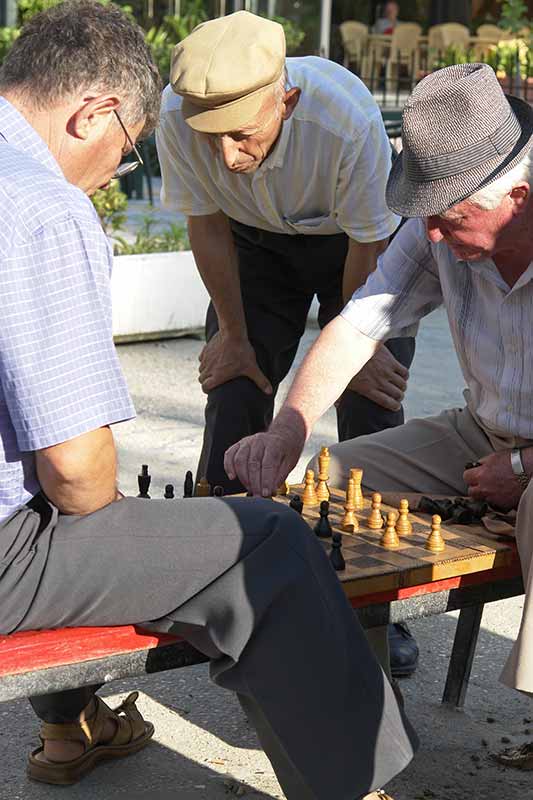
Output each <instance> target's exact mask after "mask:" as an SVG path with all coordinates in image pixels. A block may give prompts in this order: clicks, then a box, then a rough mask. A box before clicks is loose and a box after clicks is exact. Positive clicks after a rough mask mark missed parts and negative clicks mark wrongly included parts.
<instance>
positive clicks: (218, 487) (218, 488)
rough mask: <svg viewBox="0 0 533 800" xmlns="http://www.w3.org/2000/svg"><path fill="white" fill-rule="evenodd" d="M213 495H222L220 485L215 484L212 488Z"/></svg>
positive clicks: (222, 489)
mask: <svg viewBox="0 0 533 800" xmlns="http://www.w3.org/2000/svg"><path fill="white" fill-rule="evenodd" d="M213 497H224V488H223V487H222V486H215V488H214V489H213Z"/></svg>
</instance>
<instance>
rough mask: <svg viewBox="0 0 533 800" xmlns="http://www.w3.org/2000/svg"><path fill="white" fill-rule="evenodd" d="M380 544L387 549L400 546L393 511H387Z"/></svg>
mask: <svg viewBox="0 0 533 800" xmlns="http://www.w3.org/2000/svg"><path fill="white" fill-rule="evenodd" d="M380 544H381V545H382V546H383V547H386V548H387V550H396V548H397V547H399V546H400V539H399V537H398V534H397V533H396V514H395V513H394V511H389V513H388V515H387V527H386V528H385V530H384V532H383V536H382V537H381V541H380Z"/></svg>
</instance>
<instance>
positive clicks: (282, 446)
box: [224, 430, 303, 497]
mask: <svg viewBox="0 0 533 800" xmlns="http://www.w3.org/2000/svg"><path fill="white" fill-rule="evenodd" d="M302 448H303V442H299V441H298V437H296V436H294V434H293V432H292V431H288V430H285V431H283V430H282V431H276V432H275V433H274V432H267V433H256V434H255V435H254V436H247V437H246V438H245V439H241V441H240V442H237V444H234V445H233V446H232V447H230V448H229V450H227V451H226V455H225V456H224V469H225V470H226V473H227V475H228V478H229V479H230V480H234V479H235V478H238V479H239V480H240V482H241V483H242V484H243V485H244V486H245V487H246V488H247V489H248V491H250V492H252V494H253V495H255V496H260V497H271V496H272V495H274V494H275V493H276V490H277V488H278V487H279V486H280V484H281V483H282V482H283V481H284V480H285V478H286V477H287V475H288V474H289V472H290V471H291V470H292V469H293V468H294V467H295V466H296V464H297V462H298V458H299V457H300V453H301V451H302Z"/></svg>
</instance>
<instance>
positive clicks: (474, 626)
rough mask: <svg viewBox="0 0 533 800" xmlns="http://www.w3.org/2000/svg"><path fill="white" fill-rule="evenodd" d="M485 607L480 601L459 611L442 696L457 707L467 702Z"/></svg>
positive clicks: (446, 702) (444, 701)
mask: <svg viewBox="0 0 533 800" xmlns="http://www.w3.org/2000/svg"><path fill="white" fill-rule="evenodd" d="M483 607H484V603H480V604H479V605H476V606H471V607H468V608H462V609H461V611H460V612H459V619H458V620H457V628H456V631H455V639H454V640H453V649H452V654H451V656H450V663H449V665H448V676H447V678H446V686H445V687H444V694H443V696H442V702H443V703H445V704H446V705H450V706H454V707H455V708H462V707H463V705H464V702H465V696H466V690H467V689H468V681H469V680H470V673H471V671H472V662H473V660H474V653H475V651H476V644H477V637H478V634H479V628H480V625H481V616H482V614H483Z"/></svg>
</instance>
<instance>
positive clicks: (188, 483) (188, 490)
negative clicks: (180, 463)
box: [183, 469, 194, 497]
mask: <svg viewBox="0 0 533 800" xmlns="http://www.w3.org/2000/svg"><path fill="white" fill-rule="evenodd" d="M193 494H194V481H193V479H192V472H191V471H190V469H189V470H187V472H186V473H185V483H184V484H183V496H184V497H192V496H193Z"/></svg>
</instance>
